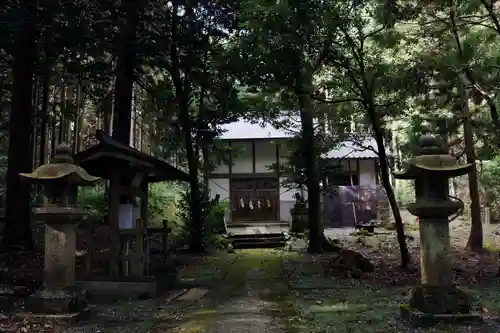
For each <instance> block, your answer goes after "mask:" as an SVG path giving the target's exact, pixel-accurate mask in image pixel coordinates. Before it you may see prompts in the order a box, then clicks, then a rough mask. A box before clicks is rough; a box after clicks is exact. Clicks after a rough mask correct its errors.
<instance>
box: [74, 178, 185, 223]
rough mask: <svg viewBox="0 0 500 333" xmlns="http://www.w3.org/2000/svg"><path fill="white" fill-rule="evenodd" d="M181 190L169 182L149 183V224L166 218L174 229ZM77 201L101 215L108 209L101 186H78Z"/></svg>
mask: <svg viewBox="0 0 500 333" xmlns="http://www.w3.org/2000/svg"><path fill="white" fill-rule="evenodd" d="M181 190H182V189H181V188H180V187H179V186H178V185H174V184H170V183H158V184H150V185H149V196H148V214H149V216H148V218H149V226H151V227H161V225H162V221H163V220H167V221H168V222H169V224H171V225H170V227H171V228H172V227H173V229H176V228H175V223H176V219H177V210H178V208H177V202H178V201H179V200H180V198H181V194H180V193H181ZM78 203H79V204H80V205H82V206H83V207H85V208H86V209H87V210H88V211H90V212H92V213H96V214H99V215H101V216H102V215H105V214H106V213H107V211H108V200H107V197H106V195H105V192H104V187H102V186H95V187H84V188H80V189H79V193H78ZM174 231H175V230H174Z"/></svg>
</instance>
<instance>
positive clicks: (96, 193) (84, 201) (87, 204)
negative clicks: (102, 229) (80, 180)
mask: <svg viewBox="0 0 500 333" xmlns="http://www.w3.org/2000/svg"><path fill="white" fill-rule="evenodd" d="M78 204H79V205H81V206H82V207H84V208H85V209H87V210H88V211H89V212H91V213H93V214H98V215H100V216H104V215H105V214H106V212H107V211H108V200H107V198H106V195H105V193H104V187H102V186H94V187H82V188H79V190H78Z"/></svg>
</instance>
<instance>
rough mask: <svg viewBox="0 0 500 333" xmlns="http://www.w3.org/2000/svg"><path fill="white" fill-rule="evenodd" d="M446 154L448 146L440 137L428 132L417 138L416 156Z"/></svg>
mask: <svg viewBox="0 0 500 333" xmlns="http://www.w3.org/2000/svg"><path fill="white" fill-rule="evenodd" d="M441 154H448V147H447V146H446V144H445V143H444V141H443V140H441V138H438V137H435V136H433V135H430V134H426V135H422V136H421V137H420V139H419V140H418V148H417V156H420V155H441Z"/></svg>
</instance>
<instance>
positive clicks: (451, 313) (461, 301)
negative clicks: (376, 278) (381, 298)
mask: <svg viewBox="0 0 500 333" xmlns="http://www.w3.org/2000/svg"><path fill="white" fill-rule="evenodd" d="M400 310H401V316H402V317H403V319H405V320H407V321H408V322H409V323H410V324H411V325H412V326H416V327H428V326H433V325H436V324H438V323H444V324H470V323H478V322H482V321H483V317H482V316H481V315H480V314H476V313H473V312H472V306H471V299H470V297H469V295H467V294H466V293H465V292H464V291H463V290H460V289H459V288H457V287H454V286H453V287H449V288H446V287H441V286H440V287H430V286H424V285H420V286H417V287H415V288H414V289H413V290H412V293H411V299H410V304H403V305H401V307H400Z"/></svg>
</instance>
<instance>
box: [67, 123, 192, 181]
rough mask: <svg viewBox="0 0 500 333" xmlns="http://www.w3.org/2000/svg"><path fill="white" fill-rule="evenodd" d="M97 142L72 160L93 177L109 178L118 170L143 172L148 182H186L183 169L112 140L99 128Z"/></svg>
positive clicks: (187, 177)
mask: <svg viewBox="0 0 500 333" xmlns="http://www.w3.org/2000/svg"><path fill="white" fill-rule="evenodd" d="M96 137H97V140H98V143H97V144H96V145H94V146H92V147H90V148H88V149H85V150H84V151H81V152H79V153H78V154H76V155H75V157H74V158H75V163H76V164H78V165H80V166H81V167H82V168H84V169H85V170H86V171H87V172H88V173H89V174H91V175H92V176H98V177H101V178H104V179H110V178H111V176H112V175H114V174H116V173H117V172H123V173H124V174H131V175H132V174H134V173H137V172H145V173H147V174H148V177H147V180H148V182H161V181H167V180H179V181H186V182H187V181H189V175H188V174H187V173H185V172H184V171H182V170H179V169H178V168H176V167H174V166H173V165H170V164H169V163H167V162H165V161H162V160H160V159H158V158H156V157H154V156H151V155H148V154H145V153H143V152H141V151H139V150H137V149H134V148H132V147H130V146H128V145H125V144H122V143H120V142H118V141H116V140H114V139H113V138H112V137H111V136H109V135H107V134H105V133H104V132H102V131H97V133H96Z"/></svg>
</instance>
